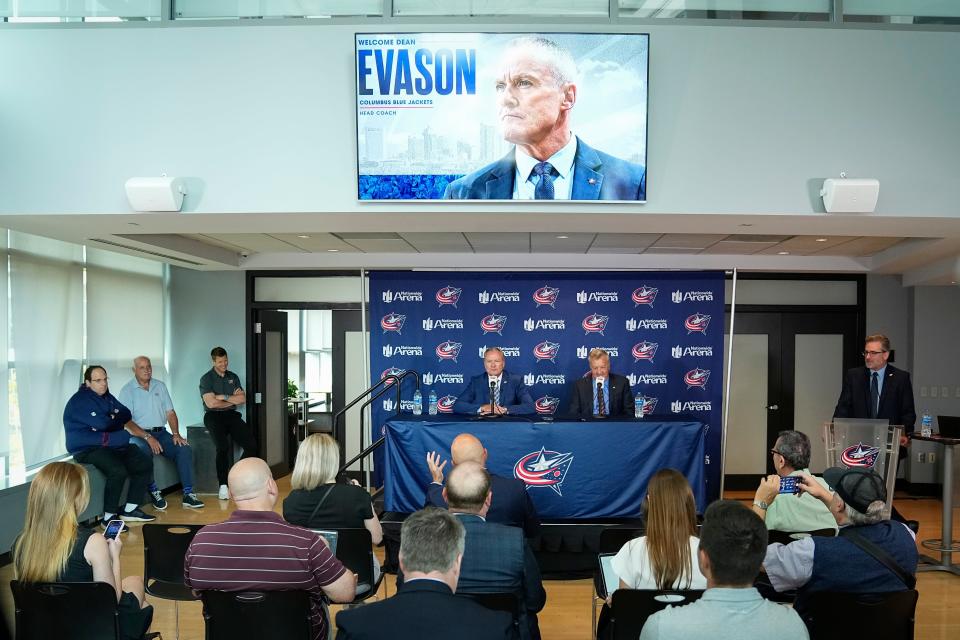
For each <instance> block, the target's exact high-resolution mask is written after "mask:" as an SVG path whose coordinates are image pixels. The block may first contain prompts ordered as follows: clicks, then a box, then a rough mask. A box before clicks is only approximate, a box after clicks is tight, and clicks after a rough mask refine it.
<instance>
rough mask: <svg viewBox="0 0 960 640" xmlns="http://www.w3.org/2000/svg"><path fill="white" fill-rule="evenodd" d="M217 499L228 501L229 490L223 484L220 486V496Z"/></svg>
mask: <svg viewBox="0 0 960 640" xmlns="http://www.w3.org/2000/svg"><path fill="white" fill-rule="evenodd" d="M217 497H218V498H220V499H221V500H229V499H230V490H229V489H227V485H225V484H222V485H220V494H219V495H218V496H217Z"/></svg>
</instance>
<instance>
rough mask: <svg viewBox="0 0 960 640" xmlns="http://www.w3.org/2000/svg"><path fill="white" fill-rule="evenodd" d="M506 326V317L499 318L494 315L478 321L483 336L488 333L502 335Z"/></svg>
mask: <svg viewBox="0 0 960 640" xmlns="http://www.w3.org/2000/svg"><path fill="white" fill-rule="evenodd" d="M506 324H507V316H499V315H497V314H495V313H491V314H490V315H488V316H486V317H484V318H483V319H482V320H480V328H481V329H483V335H487V334H488V333H496V334H498V335H501V336H502V335H503V327H504V325H506Z"/></svg>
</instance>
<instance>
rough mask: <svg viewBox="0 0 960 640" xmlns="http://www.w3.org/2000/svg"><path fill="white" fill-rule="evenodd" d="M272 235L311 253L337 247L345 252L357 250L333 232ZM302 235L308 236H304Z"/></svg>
mask: <svg viewBox="0 0 960 640" xmlns="http://www.w3.org/2000/svg"><path fill="white" fill-rule="evenodd" d="M270 235H272V236H273V237H274V238H277V239H278V240H282V241H284V242H287V243H289V244H292V245H294V246H296V247H299V248H300V249H303V250H304V251H309V252H311V253H316V252H319V251H327V250H329V249H336V250H337V251H343V252H344V253H349V252H353V253H356V252H357V249H355V248H354V247H352V246H351V245H349V244H347V243H346V242H344V241H343V240H341V239H340V238H338V237H337V236H335V235H333V234H332V233H323V232H310V233H272V234H270ZM300 236H307V237H306V238H302V237H300Z"/></svg>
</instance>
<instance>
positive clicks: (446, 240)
mask: <svg viewBox="0 0 960 640" xmlns="http://www.w3.org/2000/svg"><path fill="white" fill-rule="evenodd" d="M401 236H402V237H403V239H404V240H406V241H407V242H409V243H410V244H411V245H413V247H414V248H415V249H416V250H417V251H419V252H420V253H460V252H465V253H472V252H473V250H472V249H471V248H470V243H468V242H467V239H466V238H465V237H464V235H463V234H462V233H459V232H456V233H453V232H451V233H445V232H443V233H441V232H437V233H434V232H422V233H404V234H401Z"/></svg>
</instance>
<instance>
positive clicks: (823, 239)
mask: <svg viewBox="0 0 960 640" xmlns="http://www.w3.org/2000/svg"><path fill="white" fill-rule="evenodd" d="M826 241H827V239H826V238H817V242H826Z"/></svg>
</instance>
